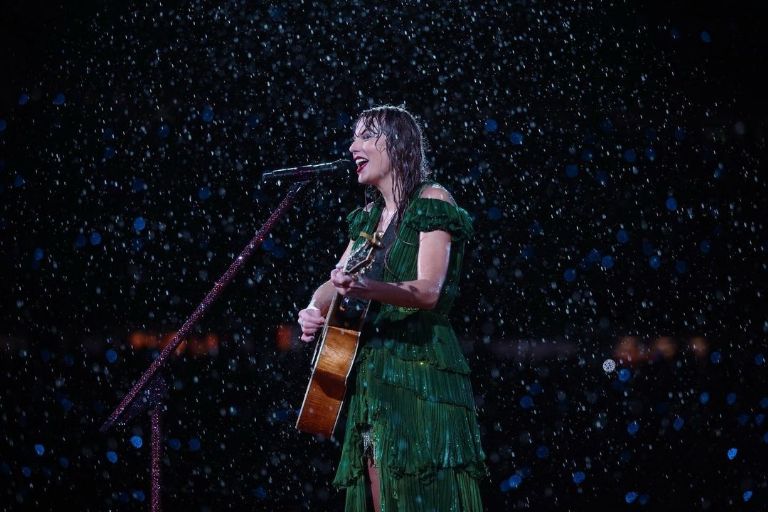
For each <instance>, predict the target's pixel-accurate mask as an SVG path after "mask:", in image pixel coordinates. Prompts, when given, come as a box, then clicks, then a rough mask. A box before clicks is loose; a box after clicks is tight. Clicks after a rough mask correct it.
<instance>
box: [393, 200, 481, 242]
mask: <svg viewBox="0 0 768 512" xmlns="http://www.w3.org/2000/svg"><path fill="white" fill-rule="evenodd" d="M403 224H405V225H406V226H408V227H410V228H412V229H415V230H416V231H436V230H441V231H447V232H448V233H450V234H451V238H452V239H453V240H466V239H468V238H471V237H472V234H473V233H474V229H473V228H472V218H471V217H470V216H469V214H468V213H467V212H466V211H465V210H464V209H463V208H459V207H458V206H455V205H452V204H451V203H449V202H447V201H443V200H441V199H431V198H426V197H417V198H416V199H414V200H413V203H412V204H411V206H410V207H409V208H408V210H407V212H406V214H405V216H404V218H403Z"/></svg>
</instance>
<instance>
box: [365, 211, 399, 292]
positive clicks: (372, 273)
mask: <svg viewBox="0 0 768 512" xmlns="http://www.w3.org/2000/svg"><path fill="white" fill-rule="evenodd" d="M396 232H397V229H395V223H394V222H390V223H389V226H387V230H386V231H385V232H384V236H383V237H382V238H381V246H379V247H378V248H377V249H374V254H375V257H374V258H373V263H371V266H370V267H368V270H366V271H365V276H366V277H370V278H371V279H376V280H381V276H382V275H384V259H385V256H386V254H387V248H389V246H391V245H392V243H393V242H394V240H395V233H396Z"/></svg>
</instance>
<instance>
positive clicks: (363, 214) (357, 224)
mask: <svg viewBox="0 0 768 512" xmlns="http://www.w3.org/2000/svg"><path fill="white" fill-rule="evenodd" d="M368 215H369V213H368V212H367V211H365V209H363V208H362V207H360V208H357V209H356V210H353V211H352V212H351V213H350V214H349V215H347V225H348V226H349V239H350V240H357V237H358V236H359V235H360V231H362V230H363V226H365V224H366V222H367V221H368Z"/></svg>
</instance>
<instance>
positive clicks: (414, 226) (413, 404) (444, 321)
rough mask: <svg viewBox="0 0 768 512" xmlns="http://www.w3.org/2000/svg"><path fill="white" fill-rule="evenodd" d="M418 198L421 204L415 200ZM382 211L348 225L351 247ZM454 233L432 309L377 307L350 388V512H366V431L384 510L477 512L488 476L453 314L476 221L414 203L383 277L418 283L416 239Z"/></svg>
mask: <svg viewBox="0 0 768 512" xmlns="http://www.w3.org/2000/svg"><path fill="white" fill-rule="evenodd" d="M418 194H419V192H418V191H417V192H416V194H414V195H415V196H418ZM382 209H383V208H382V203H381V201H378V202H376V203H374V205H373V207H372V208H371V211H370V212H366V211H365V210H364V209H362V208H359V209H357V210H355V211H353V212H352V213H351V214H349V216H348V217H347V221H348V222H349V236H350V239H351V240H355V242H356V243H355V246H357V245H359V244H360V243H363V240H364V239H363V238H362V237H360V236H359V235H360V232H361V231H365V232H367V233H371V232H372V231H373V230H374V229H375V228H376V226H377V224H378V221H379V217H380V215H381V211H382ZM434 230H443V231H447V232H449V233H450V234H451V256H450V262H449V265H448V273H447V276H446V279H445V284H444V285H443V289H442V291H441V294H440V299H439V301H438V303H437V306H436V307H435V308H434V309H433V310H421V309H416V308H403V307H398V306H393V305H390V304H381V305H380V306H381V307H380V309H379V312H378V315H377V316H376V317H375V319H374V320H373V321H372V325H370V326H369V327H370V328H367V329H366V330H364V334H363V336H362V339H361V348H360V350H359V351H358V354H357V357H356V359H355V364H354V366H355V370H354V371H353V377H351V379H350V380H354V382H350V390H349V394H350V396H349V398H348V403H349V409H348V417H347V425H346V433H345V437H344V445H343V448H342V453H341V460H340V462H339V467H338V470H337V472H336V477H335V479H334V482H333V483H334V485H335V486H337V487H339V488H346V491H347V495H346V509H345V510H346V512H362V511H366V510H369V509H368V508H367V506H368V503H367V495H366V492H367V490H366V486H367V485H369V484H368V483H367V478H366V476H367V463H366V460H365V458H364V453H365V452H364V447H363V433H364V432H368V434H366V435H370V437H371V440H372V445H373V446H372V455H373V460H374V463H375V465H376V467H377V468H378V472H379V479H380V482H381V493H380V494H381V510H382V512H396V511H397V512H410V511H414V512H415V511H419V512H422V511H436V512H453V511H455V512H460V511H472V512H474V511H480V510H482V503H481V499H480V492H479V489H478V480H479V479H481V478H483V477H485V476H486V475H487V468H486V466H485V462H484V461H485V454H484V452H483V449H482V447H481V444H480V432H479V429H478V424H477V417H476V413H475V404H474V399H473V395H472V388H471V385H470V381H469V373H470V371H469V367H468V365H467V362H466V360H465V358H464V356H463V354H462V353H461V350H460V348H459V344H458V341H457V339H456V335H455V334H454V332H453V329H452V328H451V325H450V323H449V321H448V312H449V311H450V309H451V305H452V304H453V301H454V299H455V298H456V296H457V295H458V284H459V278H460V275H461V264H462V259H463V256H464V247H465V244H466V242H467V240H468V239H469V238H470V237H471V236H472V233H473V230H472V220H471V218H470V217H469V215H468V214H467V212H466V211H464V210H463V209H461V208H459V207H456V206H453V205H451V204H450V203H448V202H445V201H442V200H439V199H428V198H422V197H415V198H414V199H412V200H411V203H410V205H409V207H408V209H407V210H406V212H405V213H404V216H403V220H402V222H401V224H400V227H399V230H398V234H397V235H398V236H397V238H396V239H395V241H394V242H393V245H392V248H391V250H390V252H389V256H388V258H387V263H386V266H385V268H384V271H383V276H382V280H383V281H388V282H396V281H410V280H415V279H416V263H417V256H418V251H419V232H421V231H434Z"/></svg>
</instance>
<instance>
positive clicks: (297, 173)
mask: <svg viewBox="0 0 768 512" xmlns="http://www.w3.org/2000/svg"><path fill="white" fill-rule="evenodd" d="M353 167H354V164H353V162H352V160H346V159H342V160H336V161H335V162H326V163H323V164H314V165H300V166H299V167H288V168H285V169H277V170H276V171H268V172H265V173H264V174H262V175H261V181H262V182H264V181H267V180H276V179H279V180H287V181H309V180H311V179H312V178H320V177H324V178H325V177H327V178H331V177H333V176H334V175H336V174H341V173H344V172H348V171H350V170H351V169H352V168H353Z"/></svg>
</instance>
